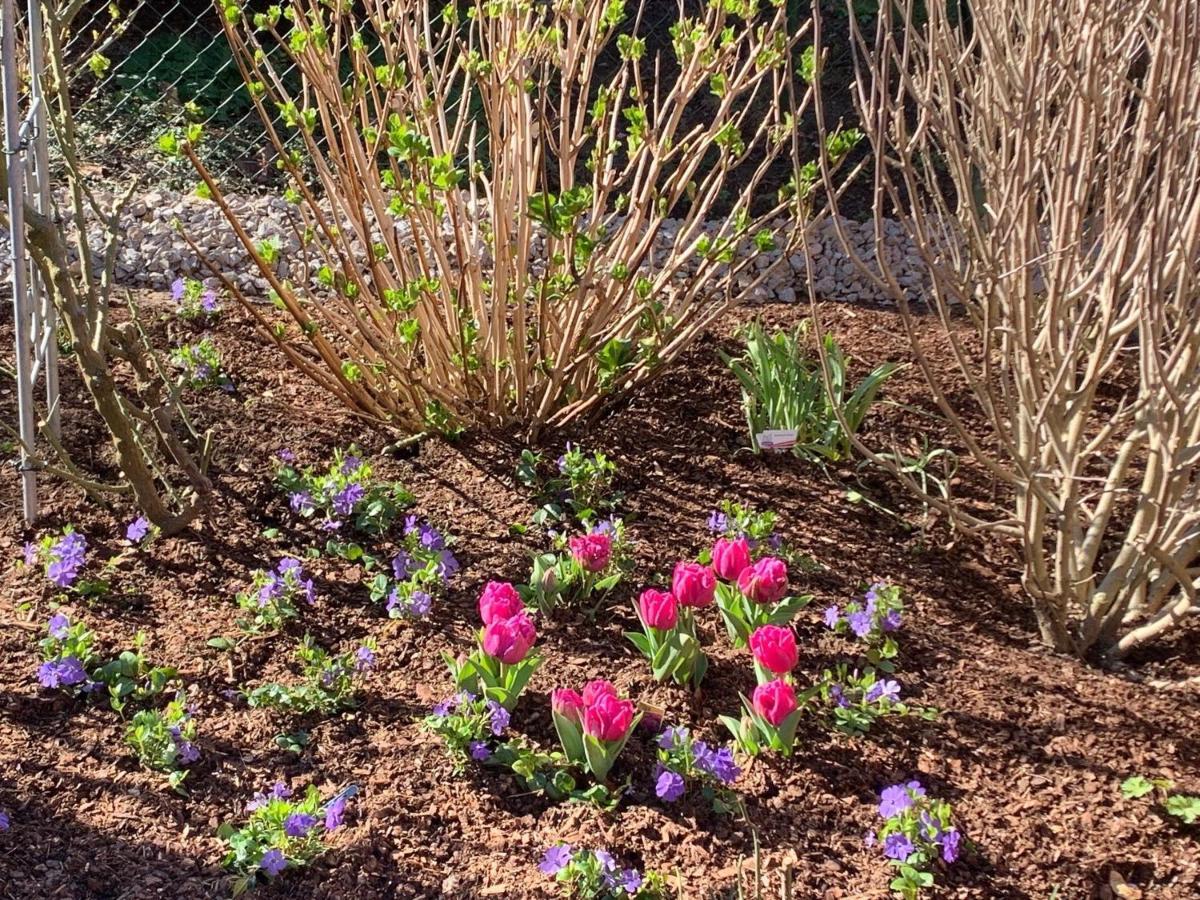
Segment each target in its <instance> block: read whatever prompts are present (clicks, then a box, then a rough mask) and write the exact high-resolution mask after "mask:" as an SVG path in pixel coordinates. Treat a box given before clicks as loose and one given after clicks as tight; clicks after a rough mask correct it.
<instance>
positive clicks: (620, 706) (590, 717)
mask: <svg viewBox="0 0 1200 900" xmlns="http://www.w3.org/2000/svg"><path fill="white" fill-rule="evenodd" d="M632 723H633V701H632V700H621V699H620V698H618V697H617V696H616V695H615V694H601V695H600V696H599V697H597V698H596V700H595V702H594V703H592V704H590V705H589V706H588V708H587V710H586V711H585V712H584V714H583V730H584V731H585V732H586V733H587V734H590V735H591V736H592V737H594V738H596V739H597V740H601V741H619V740H620V739H621V738H623V737H625V735H626V734H627V733H628V732H629V726H630V725H631V724H632Z"/></svg>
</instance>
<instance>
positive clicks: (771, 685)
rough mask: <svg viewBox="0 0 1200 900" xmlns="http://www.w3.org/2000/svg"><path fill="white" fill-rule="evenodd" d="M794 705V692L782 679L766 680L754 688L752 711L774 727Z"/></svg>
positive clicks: (786, 715)
mask: <svg viewBox="0 0 1200 900" xmlns="http://www.w3.org/2000/svg"><path fill="white" fill-rule="evenodd" d="M796 706H797V704H796V692H795V691H794V690H792V686H791V685H790V684H788V683H787V682H786V681H784V680H782V679H779V680H777V681H768V682H767V683H766V684H760V685H759V686H758V687H756V688H755V689H754V711H755V712H756V713H758V715H760V716H762V717H763V718H764V719H766V720H767V721H768V722H770V723H771V724H772V725H774V726H775V727H776V728H778V727H779V725H780V723H782V722H783V720H784V719H786V718H787V717H788V716H790V715H791V714H792V712H793V711H794V710H795V709H796Z"/></svg>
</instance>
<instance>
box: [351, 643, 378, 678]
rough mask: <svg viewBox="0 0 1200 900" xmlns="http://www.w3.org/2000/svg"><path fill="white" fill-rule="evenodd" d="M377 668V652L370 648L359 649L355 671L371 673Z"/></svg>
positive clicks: (355, 659)
mask: <svg viewBox="0 0 1200 900" xmlns="http://www.w3.org/2000/svg"><path fill="white" fill-rule="evenodd" d="M373 668H375V651H374V650H372V649H371V648H370V647H365V646H364V647H359V648H358V650H357V652H355V654H354V671H356V672H359V673H362V672H369V671H371V670H372V669H373Z"/></svg>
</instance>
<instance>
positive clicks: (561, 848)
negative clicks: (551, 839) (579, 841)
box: [538, 844, 571, 875]
mask: <svg viewBox="0 0 1200 900" xmlns="http://www.w3.org/2000/svg"><path fill="white" fill-rule="evenodd" d="M570 864H571V845H570V844H556V845H555V846H553V847H551V848H550V849H549V850H547V851H546V852H545V854H543V856H542V861H541V864H540V865H538V871H539V872H541V873H542V874H543V875H557V874H558V873H559V872H561V871H562V870H563V869H565V868H566V867H567V866H569V865H570Z"/></svg>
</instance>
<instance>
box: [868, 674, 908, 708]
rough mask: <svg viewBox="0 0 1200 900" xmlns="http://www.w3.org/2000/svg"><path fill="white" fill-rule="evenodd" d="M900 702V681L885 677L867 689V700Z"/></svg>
mask: <svg viewBox="0 0 1200 900" xmlns="http://www.w3.org/2000/svg"><path fill="white" fill-rule="evenodd" d="M876 701H878V702H880V703H898V702H900V682H898V681H893V680H891V679H889V678H885V679H883V680H882V681H877V682H875V683H874V684H873V685H871V687H870V688H869V689H868V690H867V702H868V703H875V702H876Z"/></svg>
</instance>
